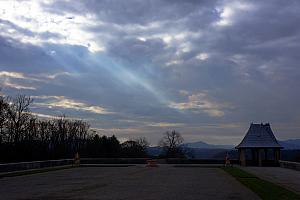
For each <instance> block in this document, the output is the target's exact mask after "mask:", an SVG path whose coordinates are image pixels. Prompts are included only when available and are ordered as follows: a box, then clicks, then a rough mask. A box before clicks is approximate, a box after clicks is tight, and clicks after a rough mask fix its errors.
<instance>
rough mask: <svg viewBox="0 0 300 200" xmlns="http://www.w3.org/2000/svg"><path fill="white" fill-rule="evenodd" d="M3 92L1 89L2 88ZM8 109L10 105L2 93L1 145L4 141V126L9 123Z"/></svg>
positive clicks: (0, 115) (0, 104)
mask: <svg viewBox="0 0 300 200" xmlns="http://www.w3.org/2000/svg"><path fill="white" fill-rule="evenodd" d="M0 92H1V88H0ZM7 108H8V104H7V102H6V101H5V97H4V96H3V95H2V94H1V93H0V143H1V142H2V140H3V137H4V126H5V123H6V121H7V119H6V117H7Z"/></svg>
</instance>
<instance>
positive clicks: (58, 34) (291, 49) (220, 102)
mask: <svg viewBox="0 0 300 200" xmlns="http://www.w3.org/2000/svg"><path fill="white" fill-rule="evenodd" d="M299 22H300V2H299V1H298V0H294V1H293V0H290V1H288V2H286V1H281V0H272V1H271V0H270V1H232V0H230V1H226V0H220V1H212V0H207V1H171V0H164V1H155V0H153V1H138V0H136V1H128V0H127V1H122V0H120V1H108V0H107V1H98V0H97V1H96V0H89V1H83V0H82V1H62V0H61V1H52V0H44V1H26V0H25V1H24V0H23V1H21V0H20V1H0V81H1V86H0V87H2V92H3V93H4V94H6V95H15V94H18V93H22V94H28V95H31V96H33V97H34V105H33V107H32V111H33V112H34V113H36V114H37V115H38V116H39V117H42V118H45V117H51V116H57V115H61V114H62V113H65V114H66V115H67V116H70V117H73V118H81V119H85V120H87V121H89V122H90V123H91V125H92V127H93V128H94V129H95V130H97V131H98V132H99V133H100V134H107V135H112V134H115V135H117V136H118V137H119V138H121V139H126V138H137V137H141V136H145V137H146V138H148V140H149V141H150V142H151V143H152V144H156V143H157V142H158V140H159V139H160V138H161V135H162V133H163V132H164V131H166V130H172V129H175V130H178V131H179V132H181V133H182V135H183V137H184V138H185V140H186V141H197V140H203V141H206V142H209V143H216V144H236V143H238V142H239V141H240V140H241V138H242V137H243V135H244V134H245V131H246V130H247V128H248V126H249V124H250V123H251V122H259V123H260V122H270V123H271V125H272V127H273V130H274V132H275V135H276V136H277V137H278V138H279V139H287V138H297V137H299V130H300V125H299V122H300V105H299V104H300V103H299V102H300V92H299V88H298V87H299V85H300V79H299V77H300V68H299V63H300V62H299V59H300V58H299V56H300V54H299V52H300V26H299Z"/></svg>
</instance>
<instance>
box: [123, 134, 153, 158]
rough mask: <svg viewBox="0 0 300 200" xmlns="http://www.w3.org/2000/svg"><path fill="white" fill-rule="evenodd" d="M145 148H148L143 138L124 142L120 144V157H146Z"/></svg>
mask: <svg viewBox="0 0 300 200" xmlns="http://www.w3.org/2000/svg"><path fill="white" fill-rule="evenodd" d="M147 146H149V143H148V142H147V140H146V139H145V138H139V139H137V140H128V141H125V142H123V143H122V144H121V147H122V155H123V157H131V158H139V157H147V152H146V148H147Z"/></svg>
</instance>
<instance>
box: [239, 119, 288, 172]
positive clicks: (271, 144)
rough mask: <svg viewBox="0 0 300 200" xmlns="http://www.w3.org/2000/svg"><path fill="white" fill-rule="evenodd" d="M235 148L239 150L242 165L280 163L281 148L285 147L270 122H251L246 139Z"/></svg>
mask: <svg viewBox="0 0 300 200" xmlns="http://www.w3.org/2000/svg"><path fill="white" fill-rule="evenodd" d="M235 148H236V149H238V151H239V161H240V164H241V165H242V166H246V165H256V166H265V165H269V166H270V165H273V166H274V165H278V161H279V159H280V149H282V148H283V147H282V146H281V145H280V144H279V143H278V141H277V139H276V138H275V136H274V134H273V131H272V129H271V126H270V124H269V123H266V124H263V123H261V124H254V123H251V125H250V128H249V130H248V132H247V133H246V135H245V137H244V139H243V140H242V141H241V143H240V144H239V145H237V146H236V147H235Z"/></svg>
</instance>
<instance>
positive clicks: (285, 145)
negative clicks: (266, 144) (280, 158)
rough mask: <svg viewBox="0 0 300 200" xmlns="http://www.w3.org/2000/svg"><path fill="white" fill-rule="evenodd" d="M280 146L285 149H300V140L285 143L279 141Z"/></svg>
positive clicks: (285, 141)
mask: <svg viewBox="0 0 300 200" xmlns="http://www.w3.org/2000/svg"><path fill="white" fill-rule="evenodd" d="M278 142H279V144H280V145H281V146H282V147H283V148H284V149H287V150H288V149H291V150H294V149H300V139H290V140H284V141H278Z"/></svg>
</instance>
